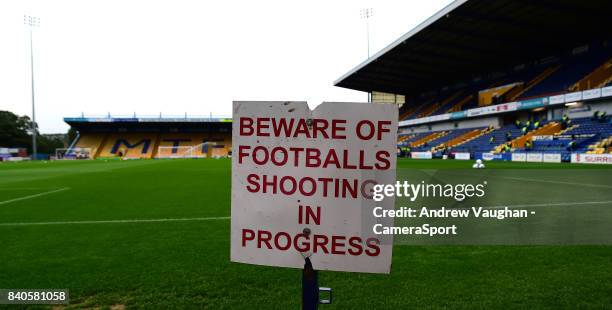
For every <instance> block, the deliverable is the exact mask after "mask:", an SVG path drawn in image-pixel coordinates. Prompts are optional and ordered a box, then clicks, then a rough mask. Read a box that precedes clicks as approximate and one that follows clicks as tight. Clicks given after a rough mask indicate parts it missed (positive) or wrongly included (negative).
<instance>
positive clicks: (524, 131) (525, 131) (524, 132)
mask: <svg viewBox="0 0 612 310" xmlns="http://www.w3.org/2000/svg"><path fill="white" fill-rule="evenodd" d="M521 134H522V135H526V134H527V126H524V127H523V128H521Z"/></svg>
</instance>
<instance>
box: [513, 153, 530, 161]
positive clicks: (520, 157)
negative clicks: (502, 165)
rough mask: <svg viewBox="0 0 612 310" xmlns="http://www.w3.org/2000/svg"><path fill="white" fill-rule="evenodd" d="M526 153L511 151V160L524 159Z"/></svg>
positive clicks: (525, 158)
mask: <svg viewBox="0 0 612 310" xmlns="http://www.w3.org/2000/svg"><path fill="white" fill-rule="evenodd" d="M526 160H527V154H525V153H512V161H526Z"/></svg>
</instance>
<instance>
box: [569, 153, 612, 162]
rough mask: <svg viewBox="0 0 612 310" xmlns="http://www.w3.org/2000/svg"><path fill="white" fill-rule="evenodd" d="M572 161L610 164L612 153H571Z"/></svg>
mask: <svg viewBox="0 0 612 310" xmlns="http://www.w3.org/2000/svg"><path fill="white" fill-rule="evenodd" d="M572 163H578V164H608V165H609V164H612V154H579V153H574V154H572Z"/></svg>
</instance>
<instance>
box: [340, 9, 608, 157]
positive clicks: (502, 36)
mask: <svg viewBox="0 0 612 310" xmlns="http://www.w3.org/2000/svg"><path fill="white" fill-rule="evenodd" d="M609 11H612V2H610V1H603V0H594V1H579V0H561V1H512V0H499V1H486V0H469V1H468V0H456V1H453V2H452V3H451V4H449V5H448V6H447V7H445V8H444V9H442V10H441V11H440V12H438V13H436V14H435V15H433V16H432V17H431V18H429V19H428V20H426V21H425V22H423V23H422V24H420V25H419V26H418V27H416V28H415V29H413V30H412V31H409V32H407V33H406V34H405V35H403V36H402V37H400V38H398V39H397V40H395V41H394V42H393V43H391V44H390V45H389V46H387V47H385V48H384V49H382V50H381V51H380V52H378V53H376V54H374V55H373V56H372V57H371V58H369V59H367V60H366V61H364V62H362V63H360V64H359V65H357V66H356V67H355V68H353V69H352V70H350V71H349V72H347V73H346V74H344V75H343V76H341V77H340V78H339V79H338V80H336V81H335V82H334V84H335V85H336V86H339V87H345V88H350V89H355V90H360V91H365V92H385V93H387V94H391V96H396V97H401V98H403V99H404V100H402V101H401V102H396V103H397V104H399V105H400V118H399V120H400V122H399V128H400V132H403V133H408V132H410V134H404V135H402V136H401V138H400V140H398V146H410V148H411V150H412V151H421V152H422V151H431V152H432V153H437V152H439V151H440V150H444V152H448V149H449V148H451V149H452V152H457V153H459V152H461V153H470V157H471V158H479V156H484V154H485V153H486V154H487V156H486V157H487V159H499V160H514V157H513V156H509V155H511V154H508V153H509V152H510V153H512V152H517V153H520V152H523V153H531V152H540V153H551V152H554V153H556V154H561V155H563V156H561V157H562V159H561V160H570V157H571V156H569V155H572V154H573V153H591V154H603V155H606V154H609V153H610V142H612V138H611V134H612V132H611V131H610V118H609V117H606V116H605V115H606V114H605V113H607V115H609V114H612V36H611V35H610V32H609V30H608V29H607V28H606V27H601V25H602V24H607V21H608V20H609V14H605V13H604V12H609ZM551 12H554V13H551ZM544 38H545V39H544ZM374 102H375V103H376V102H378V101H376V100H374ZM380 103H383V101H380ZM595 111H602V114H601V115H603V116H604V117H603V118H600V119H591V118H589V117H588V116H590V115H592V114H593V113H594V112H595ZM603 112H605V113H603ZM517 120H518V121H519V124H528V123H529V124H530V125H529V126H525V125H519V126H517V125H516V124H515V121H517ZM528 120H530V122H529V121H528ZM534 120H535V121H536V122H538V126H533V123H534ZM522 127H525V129H522ZM534 127H537V128H534ZM507 135H509V137H508V136H507ZM508 142H511V143H510V144H508V145H506V144H507V143H508ZM402 154H409V152H406V151H404V152H402ZM500 154H501V155H503V156H497V155H500ZM425 157H427V156H425ZM434 157H436V156H434ZM460 157H461V158H462V159H465V158H469V157H467V156H466V154H462V155H461V156H460ZM521 158H522V159H521ZM530 158H531V159H529V160H542V161H545V160H544V156H542V157H538V156H531V157H530ZM546 158H547V160H549V161H551V160H552V161H555V160H558V156H548V157H546ZM517 160H528V159H526V157H520V156H517ZM577 161H580V160H578V159H577ZM580 162H584V161H580ZM592 162H600V163H606V162H612V157H600V158H597V159H596V160H593V161H592Z"/></svg>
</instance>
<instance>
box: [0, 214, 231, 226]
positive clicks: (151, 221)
mask: <svg viewBox="0 0 612 310" xmlns="http://www.w3.org/2000/svg"><path fill="white" fill-rule="evenodd" d="M229 219H230V217H229V216H216V217H194V218H174V219H140V220H139V219H135V220H102V221H59V222H32V223H28V222H22V223H0V226H34V225H70V224H122V223H157V222H186V221H219V220H229Z"/></svg>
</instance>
